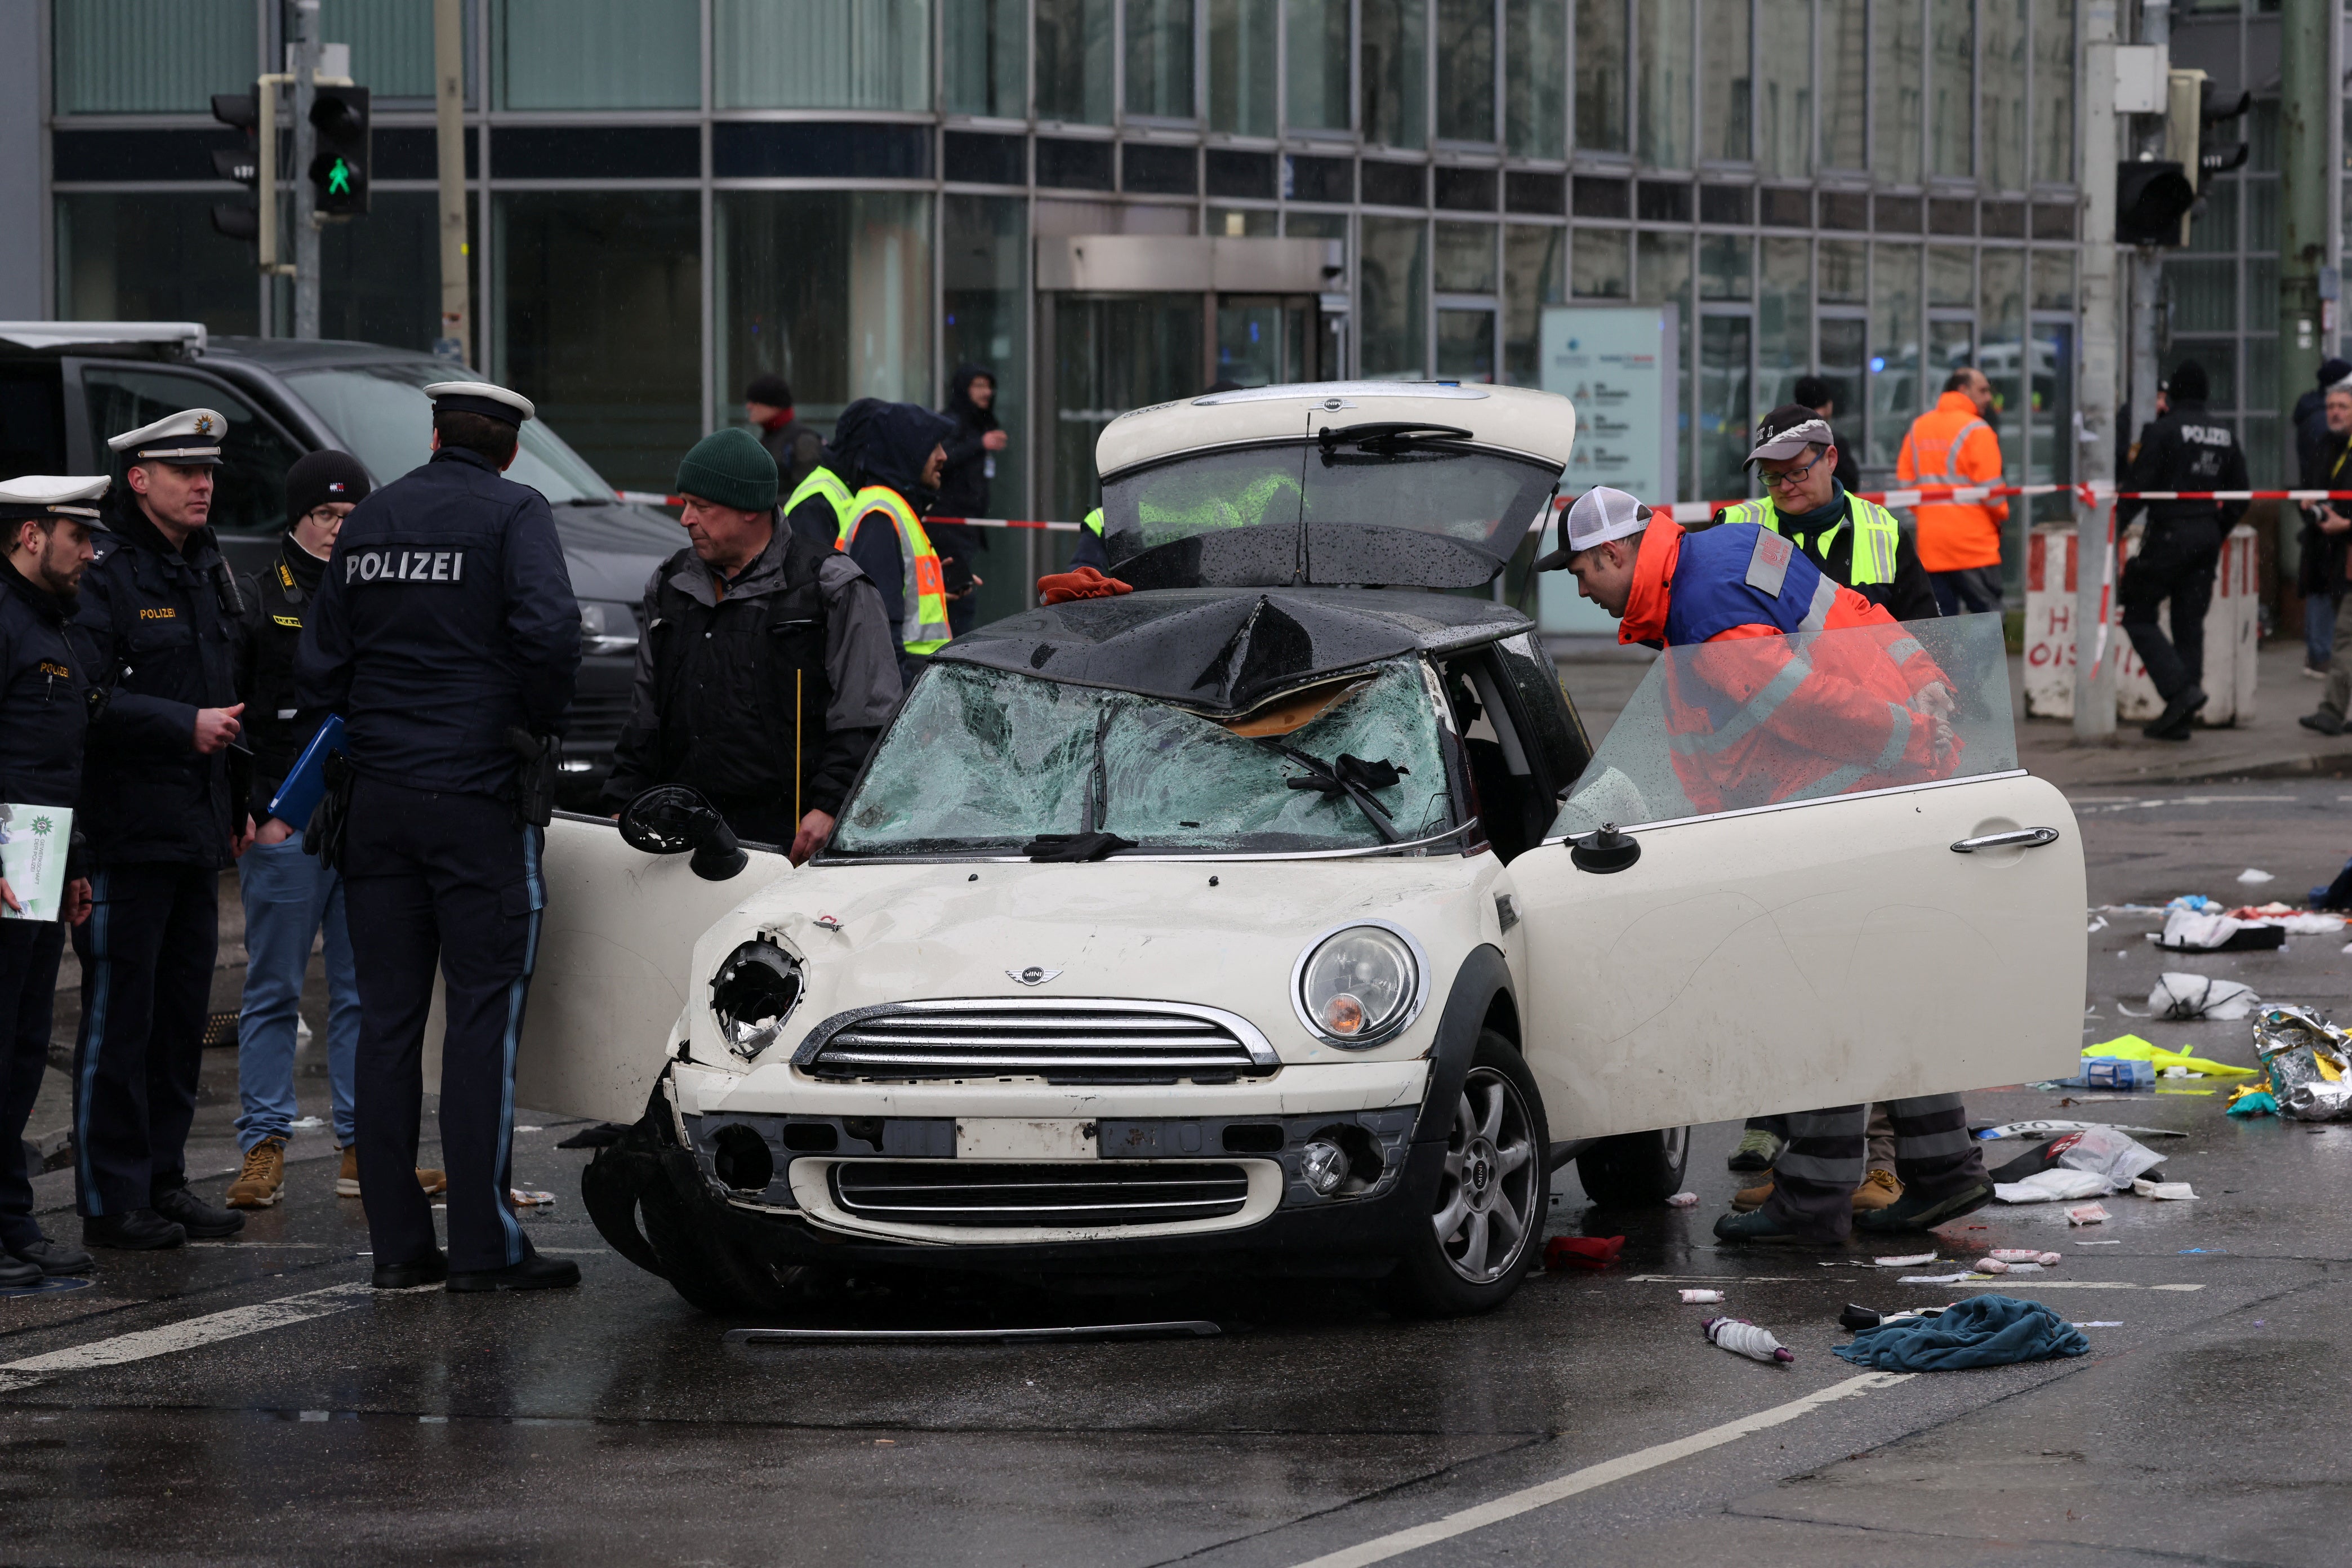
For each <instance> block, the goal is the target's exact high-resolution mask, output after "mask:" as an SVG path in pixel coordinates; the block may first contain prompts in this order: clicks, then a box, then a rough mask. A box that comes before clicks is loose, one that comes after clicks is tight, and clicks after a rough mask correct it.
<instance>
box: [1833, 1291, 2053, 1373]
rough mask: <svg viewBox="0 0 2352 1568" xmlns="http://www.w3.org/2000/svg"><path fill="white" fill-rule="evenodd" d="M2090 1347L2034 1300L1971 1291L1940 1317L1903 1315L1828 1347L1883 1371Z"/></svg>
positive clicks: (1992, 1362) (2041, 1357)
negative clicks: (1984, 1294)
mask: <svg viewBox="0 0 2352 1568" xmlns="http://www.w3.org/2000/svg"><path fill="white" fill-rule="evenodd" d="M2090 1348H2091V1342H2090V1341H2088V1340H2086V1339H2084V1337H2083V1331H2082V1330H2080V1329H2078V1328H2076V1327H2074V1324H2072V1323H2070V1322H2068V1321H2066V1320H2065V1319H2063V1318H2062V1317H2060V1316H2059V1315H2058V1314H2057V1313H2055V1312H2053V1311H2052V1310H2050V1309H2049V1308H2047V1307H2045V1306H2043V1305H2042V1303H2041V1302H2039V1301H2021V1300H2018V1299H2017V1298H2016V1297H2014V1296H1971V1297H1969V1299H1968V1300H1965V1301H1960V1302H1957V1303H1955V1304H1954V1305H1952V1306H1949V1307H1947V1308H1945V1309H1944V1310H1943V1314H1942V1315H1941V1316H1940V1317H1934V1318H1906V1319H1903V1320H1902V1321H1899V1322H1893V1323H1881V1324H1879V1325H1878V1326H1877V1327H1876V1328H1874V1329H1864V1330H1863V1331H1861V1332H1859V1333H1857V1334H1855V1335H1854V1336H1853V1343H1852V1344H1850V1345H1833V1346H1832V1347H1831V1352H1832V1354H1834V1355H1836V1356H1838V1357H1840V1358H1841V1359H1843V1360H1845V1361H1850V1362H1852V1363H1854V1364H1855V1365H1856V1366H1874V1367H1877V1368H1878V1369H1879V1370H1881V1371H1882V1372H1953V1371H1957V1370H1958V1369H1960V1368H1963V1367H1971V1366H2007V1365H2008V1364H2009V1363H2011V1362H2020V1361H2047V1360H2049V1359H2050V1358H2051V1357H2052V1356H2062V1355H2084V1354H2086V1353H2087V1352H2089V1351H2090Z"/></svg>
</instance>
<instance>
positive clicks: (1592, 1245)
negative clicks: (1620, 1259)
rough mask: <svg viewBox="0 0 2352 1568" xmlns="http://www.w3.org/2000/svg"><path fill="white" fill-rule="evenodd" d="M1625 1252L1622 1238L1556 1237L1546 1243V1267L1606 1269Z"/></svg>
mask: <svg viewBox="0 0 2352 1568" xmlns="http://www.w3.org/2000/svg"><path fill="white" fill-rule="evenodd" d="M1624 1250H1625V1238H1624V1237H1622V1236H1555V1237H1552V1238H1551V1239H1550V1240H1549V1241H1547V1242H1545V1243H1544V1267H1545V1268H1608V1267H1609V1266H1610V1265H1611V1264H1612V1263H1614V1262H1616V1261H1617V1255H1618V1254H1619V1253H1621V1252H1622V1251H1624Z"/></svg>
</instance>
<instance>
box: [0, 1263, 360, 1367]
mask: <svg viewBox="0 0 2352 1568" xmlns="http://www.w3.org/2000/svg"><path fill="white" fill-rule="evenodd" d="M373 1294H374V1292H373V1289H370V1288H369V1287H368V1286H367V1285H365V1284H362V1283H361V1282H359V1281H356V1280H354V1281H352V1282H351V1283H348V1284H343V1285H330V1286H328V1287H327V1288H326V1289H323V1290H308V1291H305V1292H303V1293H302V1294H301V1295H299V1296H281V1297H279V1298H278V1300H274V1301H262V1302H258V1303H257V1304H255V1305H253V1306H250V1307H233V1308H231V1309H230V1310H227V1311H226V1312H207V1313H205V1315H204V1316H203V1317H201V1318H190V1319H189V1320H187V1321H185V1322H181V1323H166V1324H164V1325H163V1327H162V1328H160V1329H141V1330H139V1331H137V1332H135V1333H128V1334H117V1335H115V1336H114V1337H113V1338H111V1339H104V1340H92V1341H91V1342H89V1343H88V1344H86V1345H75V1346H72V1347H71V1348H69V1349H67V1350H61V1351H50V1352H47V1353H46V1354H43V1355H33V1356H26V1357H25V1358H24V1359H23V1360H21V1361H12V1362H0V1393H6V1392H8V1391H9V1390H11V1389H17V1388H26V1387H30V1386H31V1385H32V1384H37V1383H38V1382H40V1381H41V1378H42V1376H43V1374H45V1373H58V1372H86V1371H88V1370H89V1369H90V1368H91V1367H99V1366H121V1364H123V1363H125V1362H134V1361H145V1360H147V1359H148V1358H149V1357H151V1356H159V1355H170V1354H171V1353H172V1352H174V1351H185V1350H194V1349H195V1348H196V1347H197V1346H199V1345H209V1344H215V1343H217V1342H220V1341H222V1340H233V1339H237V1338H240V1337H242V1336H244V1335H246V1334H257V1333H259V1332H261V1331H263V1330H264V1329H281V1328H284V1327H286V1326H287V1325H288V1324H289V1323H301V1322H308V1321H310V1320H311V1319H312V1318H323V1317H327V1316H329V1315H331V1314H332V1313H335V1312H341V1311H347V1310H350V1309H352V1308H353V1307H356V1306H358V1305H359V1304H360V1301H361V1300H362V1298H363V1297H367V1296H371V1295H373Z"/></svg>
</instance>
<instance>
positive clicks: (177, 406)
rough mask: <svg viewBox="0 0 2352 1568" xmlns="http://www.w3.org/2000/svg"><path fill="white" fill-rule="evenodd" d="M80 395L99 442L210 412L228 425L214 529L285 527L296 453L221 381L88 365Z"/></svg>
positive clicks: (271, 530)
mask: <svg viewBox="0 0 2352 1568" xmlns="http://www.w3.org/2000/svg"><path fill="white" fill-rule="evenodd" d="M82 396H83V400H84V405H85V406H86V407H87V408H88V409H89V426H90V434H91V436H92V437H96V438H97V439H100V440H104V439H105V438H106V437H109V436H119V435H121V433H122V432H123V431H125V430H136V429H138V428H139V427H140V426H142V425H152V424H153V423H154V422H155V421H156V420H158V419H161V418H163V416H166V415H170V414H177V413H179V412H180V411H181V410H182V409H184V408H210V409H212V410H213V412H215V414H218V415H219V416H221V418H222V419H224V420H225V421H226V422H227V426H228V427H227V428H226V429H225V430H223V431H222V432H221V433H220V446H221V461H220V466H219V467H217V468H215V469H214V470H213V483H214V485H215V489H214V491H213V507H212V517H211V519H210V521H211V526H213V527H214V528H215V529H218V530H220V531H223V532H226V533H242V534H247V535H249V536H250V535H261V536H264V537H269V536H274V535H276V534H278V533H280V532H281V531H283V530H284V529H285V527H286V470H287V469H289V468H292V467H293V466H294V462H295V459H296V458H299V457H300V456H301V455H302V454H301V450H300V448H299V447H296V446H295V445H294V443H293V442H291V441H289V440H288V439H287V438H286V437H285V436H284V435H282V434H280V433H279V432H278V429H277V427H276V426H273V425H272V424H271V423H270V421H269V420H268V419H267V418H266V417H264V416H263V415H262V413H261V411H260V410H258V409H257V408H256V407H254V406H253V405H252V404H250V403H247V401H246V400H245V399H244V398H242V397H240V396H238V395H236V393H234V392H231V391H230V390H229V389H228V388H227V387H226V386H223V385H222V384H220V383H219V382H217V381H215V380H213V379H212V378H211V377H210V376H202V375H190V374H187V373H185V372H184V371H176V370H163V369H150V368H145V367H141V368H136V369H134V368H132V367H131V366H128V365H111V364H93V365H91V366H89V368H88V369H86V370H84V371H83V372H82ZM165 613H166V614H169V613H170V612H168V611H166V612H165Z"/></svg>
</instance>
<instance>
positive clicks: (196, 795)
mask: <svg viewBox="0 0 2352 1568" xmlns="http://www.w3.org/2000/svg"><path fill="white" fill-rule="evenodd" d="M119 493H120V494H121V501H120V502H119V503H118V504H117V505H116V507H115V509H114V513H113V518H112V527H113V529H114V532H113V534H112V535H111V536H108V537H101V538H100V540H99V542H98V558H97V559H96V560H95V561H93V562H92V563H90V567H89V571H87V572H85V573H83V574H82V579H81V593H80V595H79V600H78V603H77V605H76V606H75V610H74V625H75V626H77V627H78V628H79V630H80V632H81V636H82V641H83V646H84V647H85V648H86V650H87V651H88V653H89V669H90V674H91V679H94V680H95V681H96V682H97V683H98V684H99V685H100V686H107V687H110V688H112V693H111V695H110V697H109V698H108V699H107V701H106V706H105V709H104V710H103V711H101V712H100V715H99V717H98V719H97V721H95V722H94V723H92V724H91V725H90V728H89V745H88V749H87V751H86V752H85V755H84V761H83V763H82V779H81V801H80V804H79V806H78V807H77V808H76V811H75V821H76V823H77V825H78V826H79V831H80V833H81V834H82V837H83V838H84V839H85V840H86V841H87V843H88V847H89V859H90V862H91V864H93V865H96V866H121V865H133V864H137V863H140V862H142V861H154V862H161V863H163V864H169V865H180V866H202V867H205V868H210V869H215V870H217V869H220V868H224V867H226V866H227V865H229V864H230V863H231V862H232V861H233V860H234V859H235V858H236V857H235V855H234V853H233V852H232V849H231V847H230V845H231V838H232V836H233V834H234V831H235V827H236V825H237V823H238V821H239V819H240V817H241V816H242V815H243V813H244V810H245V789H244V784H245V776H246V775H245V769H244V766H243V763H242V759H237V760H236V765H235V766H232V758H233V757H234V756H235V753H232V752H227V751H219V752H214V753H212V755H210V756H205V755H203V754H201V753H199V752H197V751H196V747H195V734H196V710H198V709H200V708H227V707H231V706H234V705H235V703H236V640H235V639H236V578H235V577H233V576H232V575H231V574H230V573H229V570H228V566H227V564H226V563H224V562H223V561H222V559H221V553H220V547H219V546H218V545H217V544H216V543H215V542H214V539H213V532H212V530H211V529H209V528H202V529H198V530H197V531H195V532H194V533H192V534H190V535H189V536H188V540H187V542H186V544H185V545H184V546H183V547H182V548H180V549H176V550H175V549H173V547H172V545H171V543H170V542H168V541H167V540H165V539H164V537H163V533H162V531H160V530H158V529H157V528H156V526H155V525H154V524H153V523H152V522H151V521H148V518H147V513H146V512H145V510H142V508H141V506H140V505H139V503H138V501H137V500H136V499H135V498H133V497H132V495H131V492H130V491H129V490H127V489H126V490H122V491H121V492H119Z"/></svg>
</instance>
